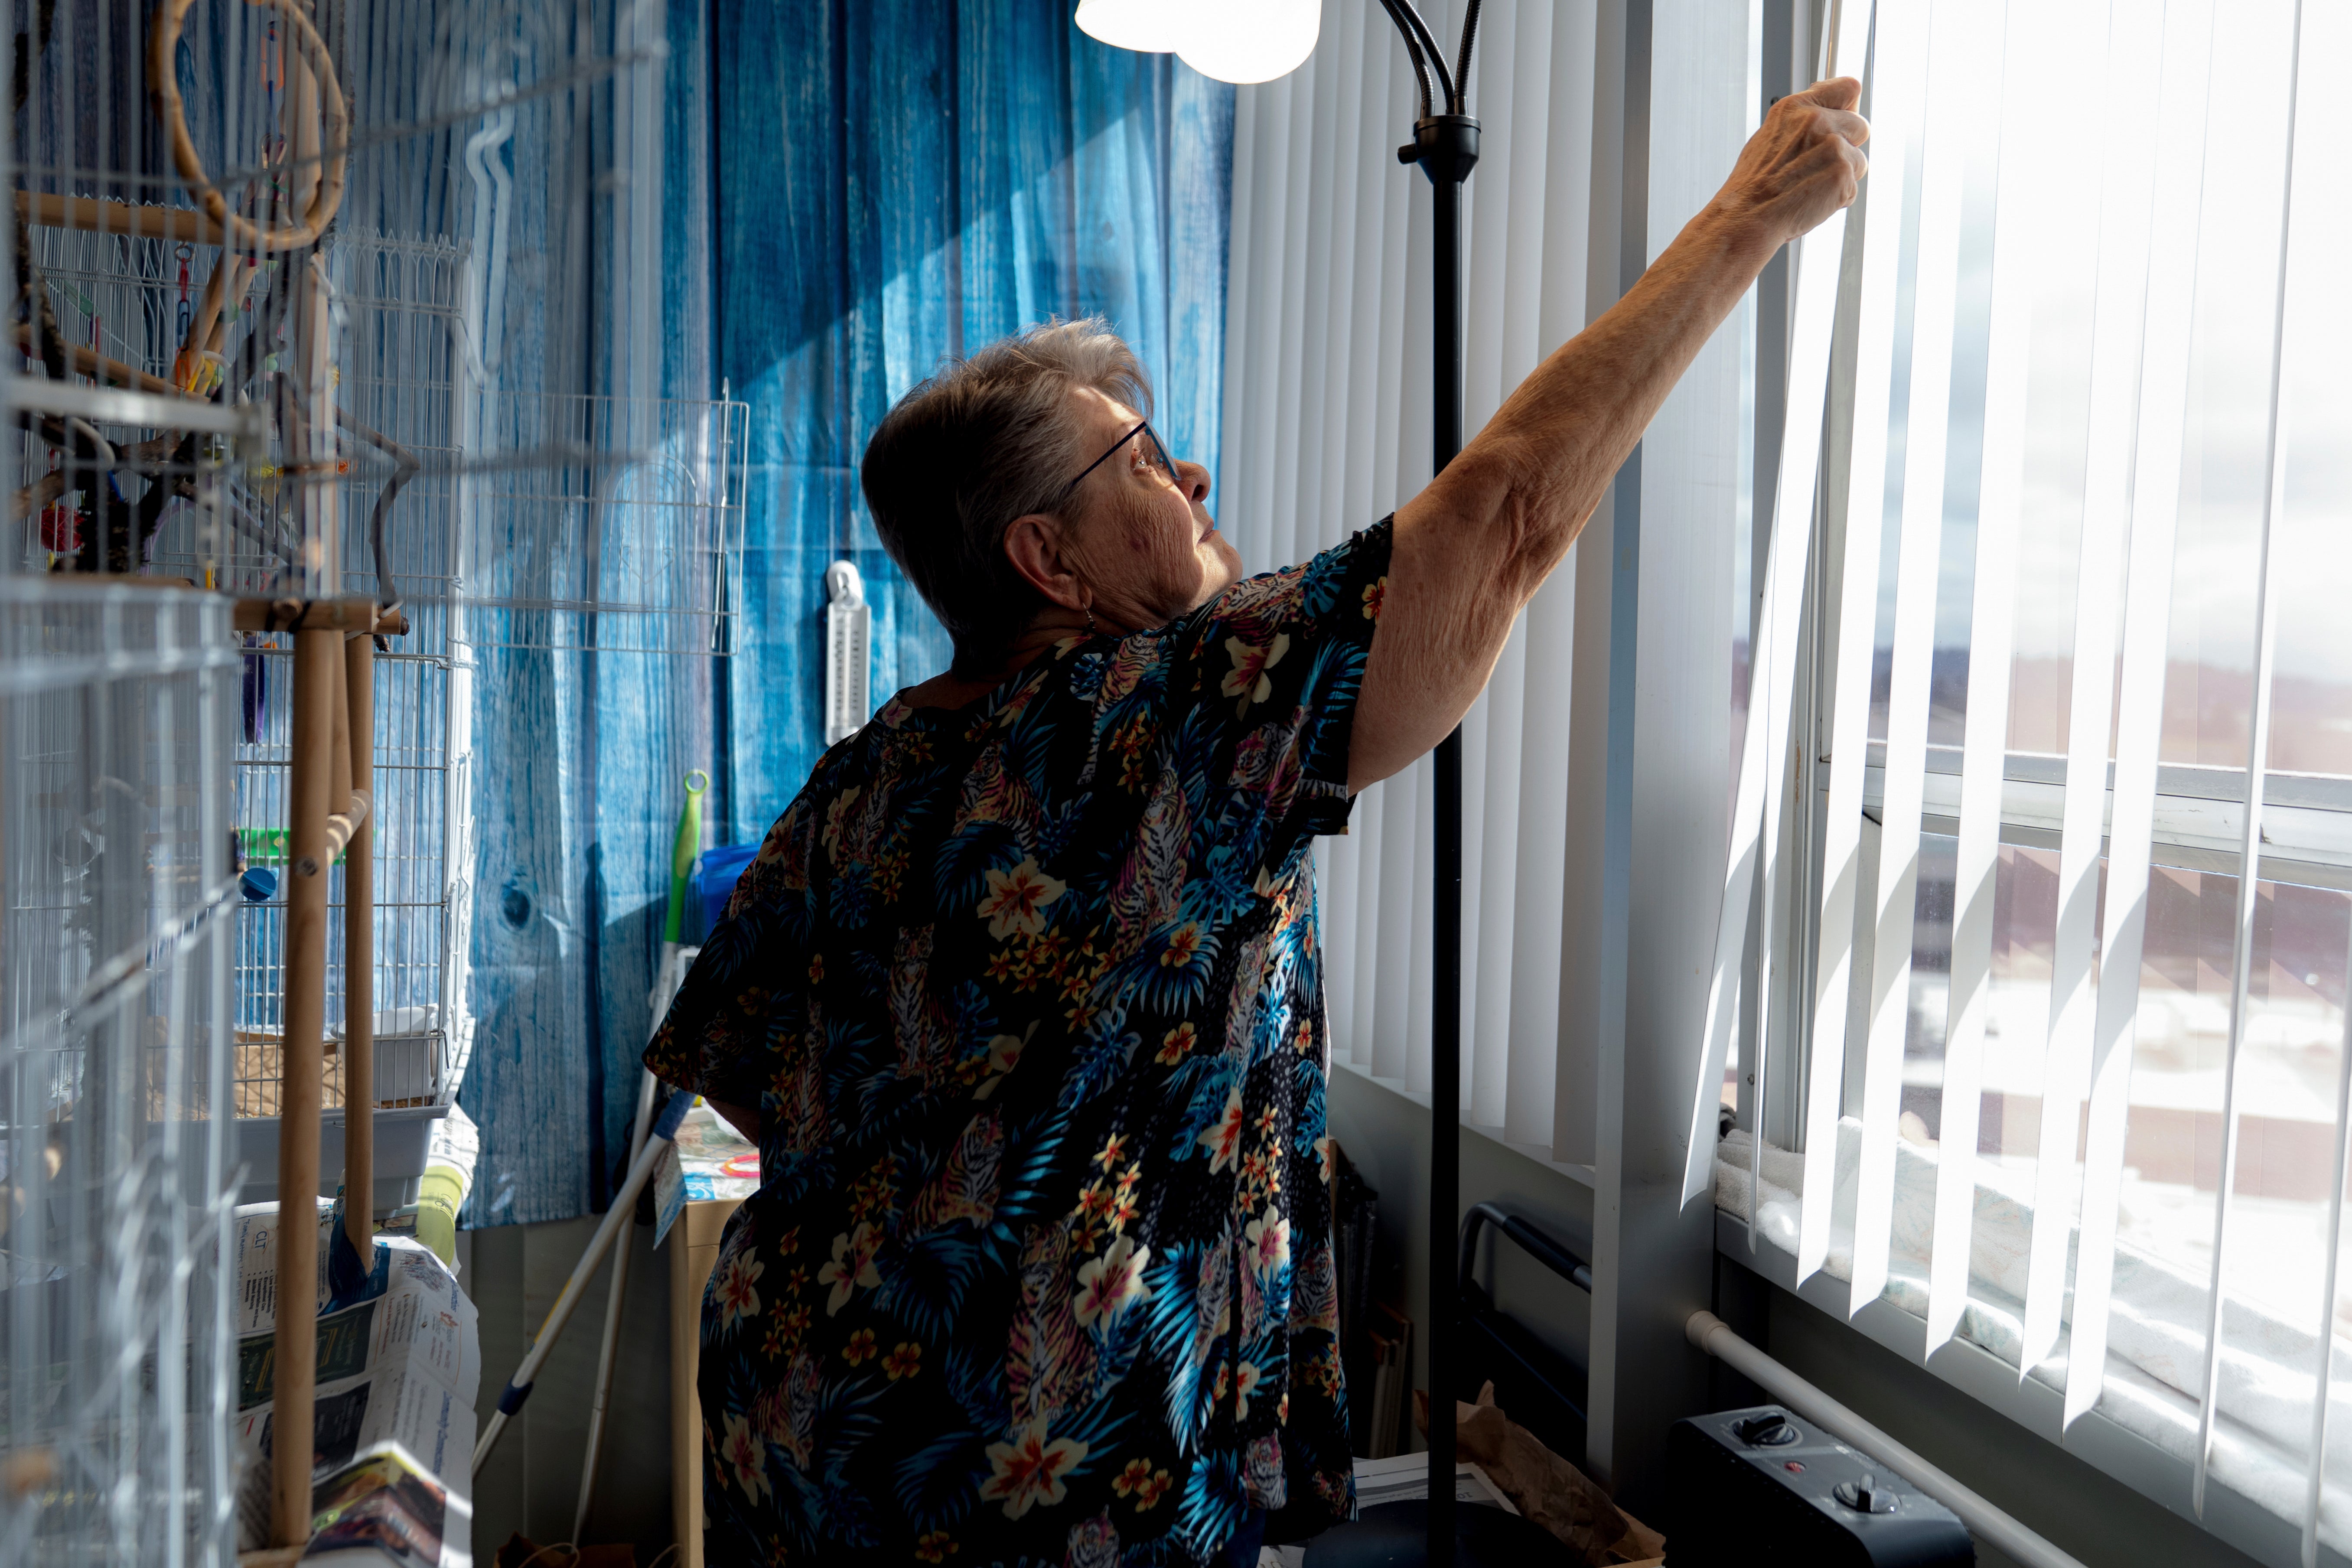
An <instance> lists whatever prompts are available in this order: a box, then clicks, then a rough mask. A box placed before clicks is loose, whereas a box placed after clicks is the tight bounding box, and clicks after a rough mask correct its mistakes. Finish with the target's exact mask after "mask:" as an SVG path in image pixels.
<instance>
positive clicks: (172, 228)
mask: <svg viewBox="0 0 2352 1568" xmlns="http://www.w3.org/2000/svg"><path fill="white" fill-rule="evenodd" d="M16 214H17V216H19V217H21V218H23V219H24V220H25V221H26V223H29V224H35V225H37V226H40V227H42V228H76V229H81V230H83V231H85V232H86V233H91V234H129V235H136V236H138V237H140V238H142V239H184V240H187V241H190V242H192V243H194V244H196V245H221V244H225V243H226V241H227V239H228V232H227V230H226V229H224V228H223V227H222V226H220V225H219V224H218V223H216V222H215V221H214V220H213V219H212V218H211V217H209V216H206V215H205V214H203V213H200V212H197V211H194V209H193V208H189V207H167V206H158V205H153V204H151V203H147V202H117V201H109V200H108V199H106V198H105V197H103V196H61V195H51V194H50V193H48V192H47V191H18V192H17V193H16Z"/></svg>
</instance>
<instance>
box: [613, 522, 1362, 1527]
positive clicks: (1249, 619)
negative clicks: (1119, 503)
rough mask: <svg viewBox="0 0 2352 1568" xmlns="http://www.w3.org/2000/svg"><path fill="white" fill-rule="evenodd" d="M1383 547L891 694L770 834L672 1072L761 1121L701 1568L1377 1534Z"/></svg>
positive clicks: (725, 1317)
mask: <svg viewBox="0 0 2352 1568" xmlns="http://www.w3.org/2000/svg"><path fill="white" fill-rule="evenodd" d="M1389 527H1390V525H1389V524H1388V523H1387V522H1382V523H1381V524H1380V525H1378V526H1377V527H1374V528H1372V529H1370V530H1369V531H1365V532H1363V533H1360V534H1358V535H1356V536H1355V537H1354V538H1353V539H1352V540H1350V541H1349V542H1347V543H1345V544H1342V545H1339V546H1338V547H1337V548H1335V549H1332V550H1329V551H1327V552H1324V553H1322V554H1321V555H1318V556H1317V557H1316V558H1315V559H1314V560H1313V561H1311V562H1309V563H1307V564H1306V565H1304V566H1300V567H1294V568H1292V569H1291V570H1289V571H1286V572H1280V573H1275V574H1269V575H1265V576H1260V577H1254V578H1250V579H1247V580H1245V581H1244V582H1241V583H1238V584H1234V586H1233V587H1231V588H1229V589H1227V590H1226V591H1225V592H1224V593H1223V594H1222V595H1219V596H1218V597H1216V598H1215V599H1213V600H1212V601H1211V602H1210V603H1209V604H1207V605H1204V606H1202V608H1201V609H1199V610H1196V611H1193V612H1192V613H1191V614H1190V615H1187V616H1183V617H1181V618H1180V619H1178V620H1177V621H1175V622H1173V623H1171V625H1169V626H1164V627H1162V628H1160V629H1159V630H1157V631H1152V632H1146V633H1142V634H1139V635H1138V636H1134V637H1126V638H1112V637H1088V638H1072V639H1070V640H1068V641H1066V642H1064V643H1062V644H1060V645H1058V646H1057V647H1055V648H1054V649H1053V650H1052V651H1051V652H1049V653H1048V654H1046V655H1045V656H1043V657H1041V658H1038V659H1037V660H1036V661H1035V662H1034V663H1033V664H1032V665H1031V666H1030V667H1029V668H1026V669H1025V670H1024V671H1022V672H1021V673H1020V674H1019V675H1017V676H1015V677H1013V679H1010V680H1008V681H1006V682H1005V683H1004V684H1003V685H1002V686H1000V687H999V688H998V689H996V690H995V691H994V692H992V694H991V695H990V696H988V697H987V698H986V699H984V700H982V701H981V702H979V703H977V704H974V705H973V706H971V707H970V708H966V709H961V710H952V711H950V710H940V709H918V708H912V707H909V706H908V705H907V703H906V702H904V701H903V700H896V699H894V700H892V701H890V702H889V703H888V704H887V705H886V706H885V707H884V708H883V709H882V710H881V712H880V713H878V714H877V716H876V717H875V719H874V721H872V722H871V723H869V724H867V725H866V727H865V728H864V729H863V730H861V731H859V732H858V733H857V734H856V735H855V736H853V737H851V738H850V739H849V740H846V741H844V742H841V743H840V744H839V745H837V746H835V747H834V748H833V749H832V750H831V751H830V752H827V753H826V754H825V756H824V759H823V760H822V761H821V762H819V763H818V764H817V767H816V769H815V771H814V773H813V774H812V775H811V777H810V780H809V783H808V784H807V787H806V788H804V789H803V791H802V792H801V794H800V796H799V798H797V799H796V800H795V801H794V802H793V805H792V807H791V809H790V810H788V811H787V812H785V814H784V816H783V817H782V820H781V821H779V822H778V823H777V824H776V826H775V827H774V828H773V829H772V831H771V832H770V834H769V835H768V837H767V840H766V842H765V844H764V845H763V846H762V847H761V851H760V855H759V858H758V859H757V860H756V861H754V862H753V863H752V865H751V868H749V869H748V870H747V871H746V872H745V874H744V877H743V879H742V882H741V884H740V886H739V888H738V889H737V890H736V893H735V896H734V899H733V900H732V902H731V903H730V905H729V907H728V911H727V915H726V918H725V919H724V920H723V921H721V922H720V924H719V927H718V929H716V930H715V931H713V932H712V933H711V935H710V938H709V941H708V942H706V943H705V944H704V947H703V950H702V954H701V957H700V958H699V959H698V961H697V963H696V964H695V966H694V969H693V971H692V973H690V974H689V975H688V979H687V982H686V984H685V986H684V987H683V989H682V990H681V992H680V994H679V996H678V999H677V1004H676V1005H675V1006H673V1008H672V1009H671V1011H670V1014H669V1016H668V1018H667V1020H666V1021H665V1022H664V1024H663V1026H662V1027H661V1030H660V1032H659V1033H658V1034H657V1035H656V1037H655V1039H654V1042H653V1044H652V1045H651V1046H650V1047H647V1049H646V1065H648V1066H649V1067H651V1068H653V1069H654V1071H655V1072H656V1073H657V1074H658V1075H660V1076H661V1077H662V1078H663V1079H667V1081H669V1082H671V1083H674V1084H678V1085H681V1086H684V1087H685V1088H688V1089H694V1090H696V1091H698V1092H700V1093H703V1094H706V1095H709V1096H710V1097H712V1098H714V1099H717V1100H723V1101H729V1102H731V1103H735V1104H740V1105H753V1104H756V1105H757V1106H758V1107H759V1108H760V1114H761V1139H760V1168H761V1174H762V1177H763V1182H762V1184H761V1188H760V1191H759V1192H758V1194H755V1195H754V1196H753V1197H751V1199H749V1200H748V1201H746V1202H745V1203H744V1204H743V1205H742V1207H741V1208H740V1210H739V1211H738V1212H737V1213H736V1215H735V1216H734V1217H733V1219H732V1220H731V1221H730V1223H729V1225H728V1227H727V1232H726V1238H725V1242H724V1246H723V1247H722V1250H721V1252H720V1255H719V1262H718V1266H717V1268H715V1269H714V1271H713V1273H712V1277H711V1281H710V1284H709V1289H708V1292H707V1294H706V1295H705V1297H704V1300H703V1318H702V1361H701V1374H700V1390H701V1396H702V1415H703V1424H704V1436H705V1450H706V1459H707V1464H708V1478H707V1480H706V1483H705V1486H704V1490H703V1506H704V1508H705V1510H706V1511H707V1515H708V1521H709V1535H708V1538H707V1550H708V1552H709V1560H710V1561H711V1562H712V1563H769V1562H774V1561H795V1562H821V1563H827V1564H833V1563H864V1562H875V1563H907V1562H917V1563H945V1562H950V1561H952V1562H953V1563H954V1564H955V1565H956V1568H982V1565H984V1564H989V1563H1071V1564H1082V1565H1086V1568H1097V1565H1105V1564H1113V1563H1201V1562H1202V1561H1204V1560H1207V1559H1209V1558H1211V1557H1213V1555H1214V1554H1215V1553H1216V1552H1218V1551H1219V1550H1220V1549H1221V1547H1222V1546H1223V1543H1224V1542H1225V1541H1226V1540H1227V1539H1228V1538H1229V1537H1230V1536H1231V1535H1232V1534H1233V1533H1234V1529H1235V1527H1236V1525H1237V1524H1238V1523H1239V1521H1240V1520H1241V1518H1242V1515H1243V1511H1244V1510H1245V1509H1249V1508H1256V1509H1264V1510H1270V1511H1272V1510H1284V1509H1286V1508H1288V1509H1291V1510H1299V1511H1301V1512H1304V1513H1306V1514H1307V1515H1310V1516H1318V1517H1320V1518H1322V1519H1324V1520H1328V1519H1330V1518H1341V1517H1345V1516H1347V1514H1348V1513H1349V1511H1350V1510H1351V1509H1352V1507H1353V1483H1352V1473H1353V1472H1352V1461H1351V1459H1350V1458H1349V1446H1348V1440H1347V1426H1346V1419H1345V1410H1344V1405H1343V1403H1342V1400H1341V1390H1340V1375H1339V1346H1338V1342H1337V1329H1338V1289H1337V1285H1338V1281H1337V1279H1336V1277H1335V1273H1334V1269H1333V1264H1332V1253H1331V1240H1330V1232H1331V1209H1330V1180H1331V1165H1330V1155H1329V1141H1328V1138H1327V1137H1326V1136H1325V1134H1324V1085H1325V1078H1326V1074H1327V1071H1328V1054H1327V1049H1326V1045H1325V1041H1324V1014H1323V1001H1322V981H1321V954H1320V952H1319V951H1318V945H1317V935H1316V911H1315V888H1314V873H1313V862H1312V859H1311V858H1310V855H1309V847H1310V844H1311V840H1312V838H1313V837H1314V836H1315V835H1316V834H1318V833H1328V832H1336V831H1339V830H1341V829H1342V828H1343V827H1344V826H1345V824H1346V821H1347V816H1348V809H1349V795H1348V789H1347V776H1348V739H1349V727H1350V723H1351V721H1352V718H1353V714H1354V708H1355V700H1356V694H1357V690H1358V688H1359V685H1360V680H1361V678H1362V674H1363V668H1364V660H1365V657H1366V654H1367V652H1368V650H1369V648H1370V643H1371V637H1372V630H1373V625H1374V620H1375V617H1376V616H1378V614H1379V611H1380V606H1381V596H1382V594H1383V593H1384V591H1385V588H1386V584H1387V578H1386V576H1385V574H1386V572H1387V570H1388V561H1389ZM1309 1522H1310V1524H1311V1520H1310V1521H1309Z"/></svg>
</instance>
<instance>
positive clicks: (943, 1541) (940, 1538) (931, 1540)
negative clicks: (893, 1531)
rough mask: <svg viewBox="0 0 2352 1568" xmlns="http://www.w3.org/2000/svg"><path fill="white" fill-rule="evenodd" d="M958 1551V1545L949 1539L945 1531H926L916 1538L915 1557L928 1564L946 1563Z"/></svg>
mask: <svg viewBox="0 0 2352 1568" xmlns="http://www.w3.org/2000/svg"><path fill="white" fill-rule="evenodd" d="M956 1550H957V1548H956V1543H955V1542H952V1541H950V1540H949V1539H948V1532H947V1531H944V1530H930V1531H924V1532H923V1533H922V1534H920V1535H919V1536H917V1537H916V1538H915V1555H916V1556H918V1557H919V1558H921V1559H922V1560H923V1561H924V1562H926V1563H944V1562H946V1561H947V1560H948V1559H949V1558H950V1556H952V1555H954V1553H955V1552H956Z"/></svg>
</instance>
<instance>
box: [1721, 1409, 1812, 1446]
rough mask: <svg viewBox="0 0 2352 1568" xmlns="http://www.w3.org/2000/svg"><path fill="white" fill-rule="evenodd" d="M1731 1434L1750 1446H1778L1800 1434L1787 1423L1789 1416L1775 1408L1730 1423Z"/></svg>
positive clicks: (1792, 1440) (1793, 1439)
mask: <svg viewBox="0 0 2352 1568" xmlns="http://www.w3.org/2000/svg"><path fill="white" fill-rule="evenodd" d="M1731 1430H1732V1433H1733V1435H1735V1436H1738V1439H1739V1440H1740V1441H1741V1442H1743V1443H1745V1444H1747V1445H1748V1447H1751V1448H1779V1447H1786V1446H1787V1445H1789V1444H1790V1443H1793V1442H1795V1441H1796V1440H1797V1439H1798V1437H1799V1436H1801V1434H1800V1433H1799V1432H1798V1430H1797V1429H1796V1428H1795V1427H1794V1426H1790V1424H1789V1418H1788V1417H1787V1416H1785V1415H1781V1414H1780V1412H1779V1411H1777V1410H1768V1411H1766V1412H1765V1413H1764V1414H1762V1415H1750V1416H1748V1417H1747V1418H1746V1419H1745V1420H1740V1421H1735V1422H1733V1423H1732V1424H1731Z"/></svg>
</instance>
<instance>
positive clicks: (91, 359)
mask: <svg viewBox="0 0 2352 1568" xmlns="http://www.w3.org/2000/svg"><path fill="white" fill-rule="evenodd" d="M16 346H17V347H18V348H20V349H23V350H24V351H25V352H26V353H32V352H33V328H32V323H30V322H29V321H27V322H23V323H20V324H19V325H18V326H17V328H16ZM65 351H66V362H67V363H68V364H71V365H72V366H73V367H74V369H76V370H78V371H79V372H81V373H82V374H84V375H94V376H97V377H98V378H99V379H100V380H101V381H107V382H111V383H113V384H115V385H117V386H133V387H137V388H138V389H139V390H140V391H142V392H152V393H155V394H157V395H161V396H164V397H185V396H186V395H187V393H186V391H185V390H184V389H183V388H181V387H177V386H174V385H173V384H171V383H170V382H168V381H165V380H164V379H163V377H162V376H160V375H150V374H147V373H146V372H145V371H143V370H134V369H132V368H131V366H129V365H127V364H124V363H122V362H121V360H118V359H110V358H109V357H108V356H106V355H105V354H102V353H99V352H98V351H97V350H95V349H91V348H86V347H84V346H83V345H82V344H80V343H67V344H66V345H65Z"/></svg>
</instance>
